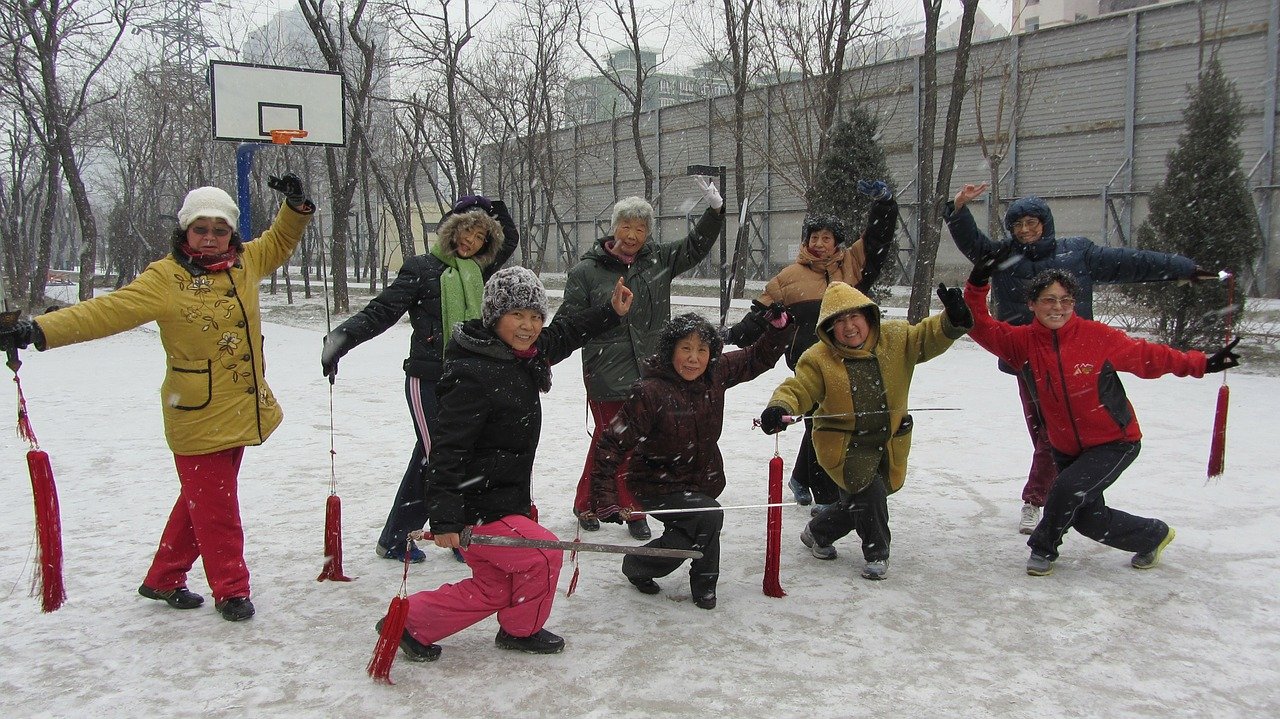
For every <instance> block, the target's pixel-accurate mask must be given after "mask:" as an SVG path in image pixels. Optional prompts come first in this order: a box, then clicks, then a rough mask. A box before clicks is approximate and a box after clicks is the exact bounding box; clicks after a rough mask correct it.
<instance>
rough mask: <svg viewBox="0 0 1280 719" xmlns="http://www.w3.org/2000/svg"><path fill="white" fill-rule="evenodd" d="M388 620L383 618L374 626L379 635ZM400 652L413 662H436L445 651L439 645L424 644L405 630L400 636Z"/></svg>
mask: <svg viewBox="0 0 1280 719" xmlns="http://www.w3.org/2000/svg"><path fill="white" fill-rule="evenodd" d="M386 620H387V618H386V617H383V618H382V619H379V620H378V623H377V624H375V625H373V628H374V629H376V630H377V632H378V633H379V634H381V633H382V623H383V622H385V621H386ZM400 650H401V651H403V652H404V658H405V659H408V660H409V661H411V662H434V661H435V660H437V659H439V658H440V653H441V652H442V651H444V650H443V649H442V648H441V647H440V645H439V644H423V643H422V642H420V641H418V640H417V639H414V638H413V635H412V634H410V633H409V630H408V629H406V630H404V633H403V634H401V635H400Z"/></svg>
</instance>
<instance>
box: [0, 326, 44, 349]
mask: <svg viewBox="0 0 1280 719" xmlns="http://www.w3.org/2000/svg"><path fill="white" fill-rule="evenodd" d="M37 335H39V336H40V337H41V338H42V339H43V336H44V335H43V334H42V333H41V332H40V326H39V325H37V324H36V323H35V322H32V321H31V320H18V321H17V322H14V323H13V324H11V325H8V326H5V327H0V352H8V351H9V350H14V349H18V350H24V349H26V348H27V347H28V346H30V345H31V343H32V342H35V340H36V337H37ZM41 344H44V343H43V342H36V346H37V347H39V346H40V345H41Z"/></svg>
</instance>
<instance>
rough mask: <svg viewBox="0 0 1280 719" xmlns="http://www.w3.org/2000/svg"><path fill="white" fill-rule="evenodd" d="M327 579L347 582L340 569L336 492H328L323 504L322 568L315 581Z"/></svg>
mask: <svg viewBox="0 0 1280 719" xmlns="http://www.w3.org/2000/svg"><path fill="white" fill-rule="evenodd" d="M326 579H328V580H329V581H331V582H349V581H351V577H348V576H347V575H346V574H344V573H343V571H342V500H341V499H339V498H338V495H336V494H330V495H329V499H328V500H327V501H326V502H325V504H324V569H321V570H320V576H318V577H316V581H317V582H323V581H324V580H326Z"/></svg>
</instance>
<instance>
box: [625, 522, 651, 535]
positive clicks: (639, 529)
mask: <svg viewBox="0 0 1280 719" xmlns="http://www.w3.org/2000/svg"><path fill="white" fill-rule="evenodd" d="M627 531H628V532H630V533H631V536H632V537H633V538H634V539H649V538H650V537H652V536H653V532H652V531H650V529H649V523H648V522H647V521H645V519H644V518H643V517H641V518H640V519H631V520H627Z"/></svg>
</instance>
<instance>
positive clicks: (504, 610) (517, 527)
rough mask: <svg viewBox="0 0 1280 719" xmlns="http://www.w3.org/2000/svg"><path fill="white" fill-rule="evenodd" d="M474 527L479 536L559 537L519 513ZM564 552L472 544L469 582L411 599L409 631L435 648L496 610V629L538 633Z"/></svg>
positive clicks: (467, 551)
mask: <svg viewBox="0 0 1280 719" xmlns="http://www.w3.org/2000/svg"><path fill="white" fill-rule="evenodd" d="M473 529H474V531H475V533H476V534H492V535H498V536H503V537H523V538H526V539H552V540H554V539H555V538H556V535H554V534H552V533H551V532H550V531H549V530H547V529H546V528H544V527H542V526H541V525H539V524H538V523H537V522H534V521H533V520H532V519H529V518H528V517H523V516H520V515H518V514H512V515H508V516H506V517H503V518H502V519H499V520H497V521H496V522H489V523H487V524H478V525H476V526H475V527H474V528H473ZM563 554H564V553H563V552H562V551H560V550H558V549H527V548H524V547H491V546H487V545H483V544H472V545H471V546H470V547H468V548H467V549H464V550H463V555H464V556H465V557H466V558H467V565H468V566H470V567H471V578H470V579H464V580H462V581H461V582H457V583H456V584H444V585H441V587H440V588H439V589H435V590H432V591H429V592H417V593H415V594H412V595H410V596H409V619H408V622H407V623H406V624H405V628H406V629H408V630H409V633H410V634H412V635H413V638H414V639H417V640H418V641H420V642H422V643H424V644H435V643H436V642H438V641H440V640H441V639H444V638H445V637H447V636H450V635H452V634H457V633H458V632H460V631H462V630H463V629H466V628H467V627H469V626H471V625H472V624H475V623H476V622H478V621H480V620H481V619H484V618H485V617H488V616H489V615H491V614H493V613H494V612H497V614H498V625H499V626H501V627H502V628H503V629H505V630H506V631H507V633H508V634H510V635H512V636H516V637H527V636H530V635H532V634H535V633H536V632H537V631H538V630H539V629H542V625H543V624H545V623H546V622H547V617H548V616H550V614H551V602H552V601H553V600H554V599H555V596H556V582H558V581H559V580H560V565H561V563H562V561H563V559H564V556H563Z"/></svg>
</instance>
